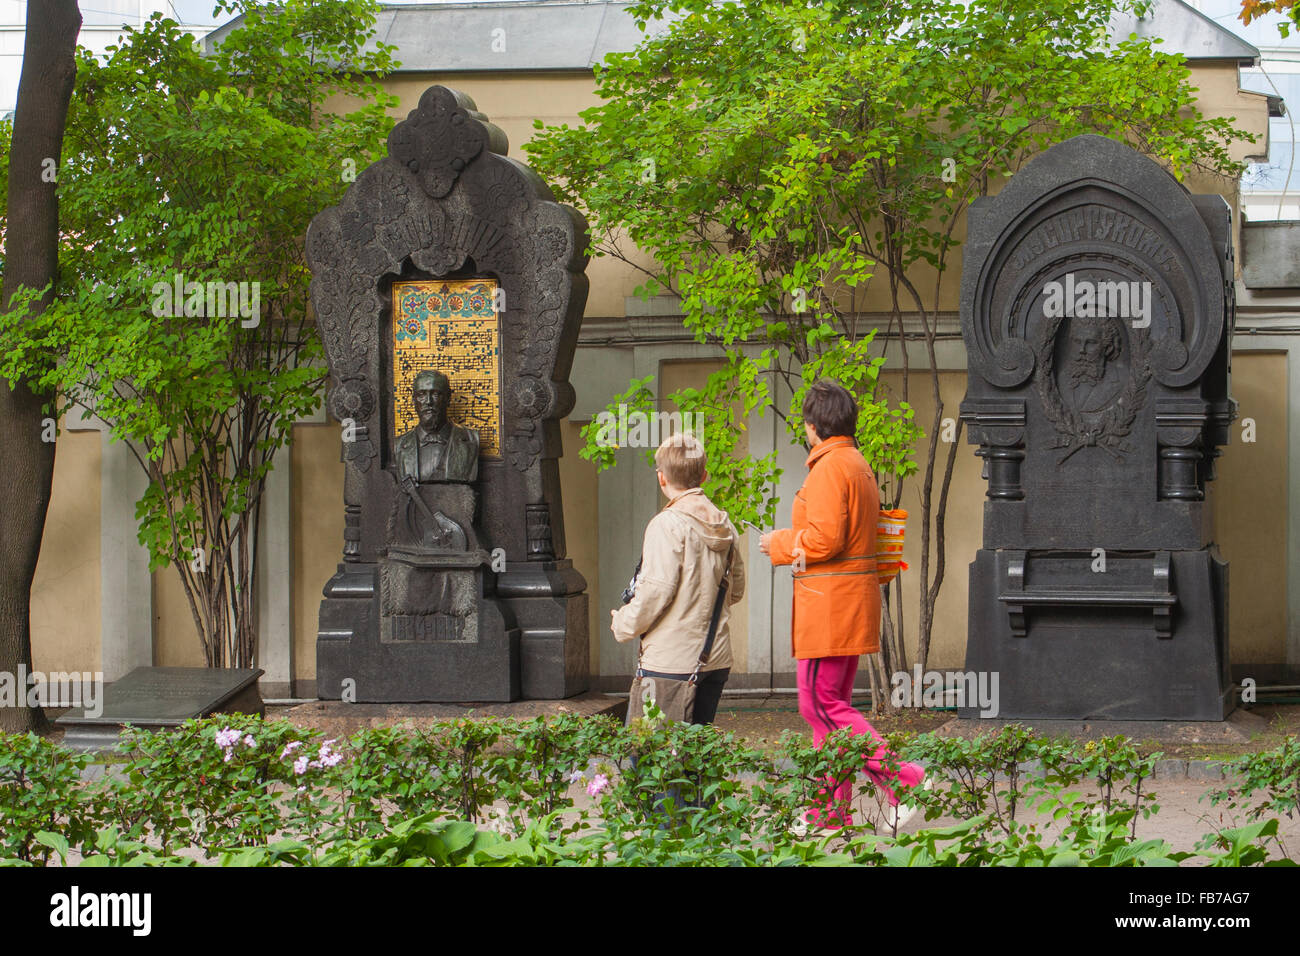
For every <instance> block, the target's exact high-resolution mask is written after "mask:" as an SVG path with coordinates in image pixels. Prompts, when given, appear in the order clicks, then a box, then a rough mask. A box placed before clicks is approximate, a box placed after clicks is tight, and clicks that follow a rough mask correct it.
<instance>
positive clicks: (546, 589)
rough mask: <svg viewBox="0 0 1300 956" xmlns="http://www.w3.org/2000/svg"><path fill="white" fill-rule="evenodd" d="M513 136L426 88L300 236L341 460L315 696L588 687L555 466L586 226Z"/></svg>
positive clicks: (419, 698) (395, 696) (513, 695)
mask: <svg viewBox="0 0 1300 956" xmlns="http://www.w3.org/2000/svg"><path fill="white" fill-rule="evenodd" d="M506 148H507V147H506V140H505V135H504V134H503V133H502V132H501V130H500V129H498V128H497V127H495V126H493V125H492V124H491V123H489V122H488V121H487V119H486V117H484V116H483V115H482V114H481V113H479V112H477V110H476V109H475V106H474V102H473V101H472V100H471V99H470V98H469V97H467V96H465V95H464V94H462V93H457V92H454V91H452V90H449V89H446V88H445V87H441V86H433V87H430V88H429V89H428V90H426V91H425V93H424V95H423V96H421V98H420V103H419V106H418V108H417V109H415V110H413V111H412V112H411V113H410V115H409V116H408V117H407V118H406V120H405V121H403V122H401V123H399V124H397V126H396V127H395V128H394V129H393V131H392V133H391V134H390V135H389V138H388V155H387V156H386V157H384V158H383V159H381V160H379V161H378V162H376V163H375V164H374V165H372V166H370V167H369V168H368V169H366V170H365V171H364V172H362V173H361V174H360V175H358V177H357V179H356V182H354V183H353V184H352V186H351V187H350V188H349V189H348V191H347V193H346V194H345V195H344V197H343V200H342V202H341V203H340V204H339V205H338V206H336V207H333V208H330V209H326V210H324V211H323V212H321V213H320V214H319V215H318V216H316V218H315V219H314V220H313V221H312V224H311V227H310V229H309V230H308V233H307V259H308V263H309V265H310V266H311V270H312V283H311V297H312V306H313V308H314V310H315V313H316V319H317V322H318V325H319V328H320V332H321V338H322V340H323V342H324V345H325V352H326V356H327V359H328V361H329V368H330V392H329V399H328V408H329V411H330V413H331V415H332V416H333V417H334V418H335V419H336V420H337V421H339V422H340V423H341V424H342V425H343V461H344V463H345V477H344V490H343V508H344V544H343V560H342V562H341V563H340V564H339V567H338V572H337V573H336V574H335V575H334V576H333V577H332V578H331V579H330V580H329V582H328V583H327V584H326V585H325V592H324V593H325V599H324V601H323V602H322V603H321V609H320V626H319V630H318V632H317V642H316V670H317V674H316V679H317V693H318V695H319V696H320V697H321V698H323V699H335V700H337V699H345V700H354V701H357V702H426V701H427V702H446V703H455V702H471V701H485V702H486V701H510V700H515V699H518V698H520V697H523V698H527V699H542V700H553V699H560V698H565V697H570V696H573V695H575V694H578V693H581V692H582V691H584V690H586V685H587V680H588V671H589V667H588V635H587V596H586V594H585V593H584V592H585V589H586V581H585V580H583V577H582V575H581V574H579V573H578V571H577V570H576V569H575V568H574V567H573V565H572V562H570V561H569V560H568V559H567V558H566V557H565V542H564V523H563V512H562V502H561V498H560V482H559V469H558V465H557V459H558V458H559V456H560V454H561V448H560V430H559V422H560V419H561V418H563V417H564V416H565V415H567V414H568V412H569V410H570V409H571V408H572V407H573V402H574V394H573V388H572V386H570V384H569V382H568V376H569V369H570V367H571V365H572V361H573V353H574V349H575V347H576V344H577V335H578V327H579V325H580V324H581V320H582V312H583V306H584V304H585V302H586V297H587V279H586V276H585V275H584V269H585V268H586V261H587V241H588V239H587V230H586V223H585V221H584V220H583V219H582V217H581V216H580V215H578V213H576V212H575V211H574V210H572V209H570V208H569V207H567V206H562V205H560V204H558V203H556V202H554V201H553V200H552V198H551V194H550V191H549V190H548V189H547V188H546V186H545V185H544V184H543V183H542V182H541V180H540V179H538V177H537V176H536V174H534V173H533V172H532V171H531V170H530V169H528V167H526V166H524V165H523V164H521V163H518V162H515V161H514V160H511V159H507V158H506V156H505V153H506Z"/></svg>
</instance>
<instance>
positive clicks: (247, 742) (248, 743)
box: [244, 734, 257, 747]
mask: <svg viewBox="0 0 1300 956" xmlns="http://www.w3.org/2000/svg"><path fill="white" fill-rule="evenodd" d="M244 746H245V747H256V746H257V741H256V740H254V739H253V735H252V734H245V735H244Z"/></svg>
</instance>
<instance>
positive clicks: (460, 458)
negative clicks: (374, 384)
mask: <svg viewBox="0 0 1300 956" xmlns="http://www.w3.org/2000/svg"><path fill="white" fill-rule="evenodd" d="M411 398H412V399H413V400H414V402H415V413H416V415H417V416H418V417H419V419H420V421H419V424H417V425H416V426H415V427H414V428H412V429H411V430H410V431H408V432H406V434H404V435H401V436H400V437H399V438H398V439H397V443H396V445H395V446H394V450H393V460H394V463H395V464H396V466H397V480H398V482H399V483H405V481H406V479H408V478H410V479H412V480H413V481H415V482H418V483H420V484H424V483H426V482H434V481H454V482H464V483H468V482H472V481H474V480H475V479H477V478H478V443H479V440H478V432H477V431H475V430H474V429H472V428H462V427H461V426H460V425H457V424H455V423H454V422H452V421H451V420H450V419H448V418H447V406H448V404H449V403H450V402H451V382H450V381H448V379H447V376H445V375H443V374H442V373H441V372H435V371H426V372H421V373H420V374H419V375H417V376H416V377H415V381H414V382H413V383H412V385H411Z"/></svg>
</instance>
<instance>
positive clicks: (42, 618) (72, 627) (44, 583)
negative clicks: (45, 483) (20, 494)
mask: <svg viewBox="0 0 1300 956" xmlns="http://www.w3.org/2000/svg"><path fill="white" fill-rule="evenodd" d="M102 441H103V439H102V437H101V435H100V433H99V432H98V431H84V432H74V431H66V430H65V431H61V432H60V433H59V436H58V445H57V446H56V448H55V453H54V487H53V490H52V492H51V496H50V508H49V512H48V513H47V515H46V518H45V533H44V535H43V536H42V538H41V557H40V561H39V562H38V563H37V565H36V579H35V580H34V581H33V582H32V599H31V615H32V617H31V629H32V667H33V668H35V669H36V670H41V671H74V670H75V671H91V672H94V671H98V670H101V669H102V666H101V661H100V644H99V638H100V620H99V604H100V554H99V517H100V515H99V512H100V503H99V468H100V448H101V446H102Z"/></svg>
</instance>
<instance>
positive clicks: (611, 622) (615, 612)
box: [609, 608, 618, 636]
mask: <svg viewBox="0 0 1300 956" xmlns="http://www.w3.org/2000/svg"><path fill="white" fill-rule="evenodd" d="M617 620H618V608H614V609H612V610H611V611H610V612H609V629H610V630H611V631H613V632H614V634H615V635H616V636H617V634H618V631H617V630H616V629H615V626H614V622H615V621H617Z"/></svg>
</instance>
